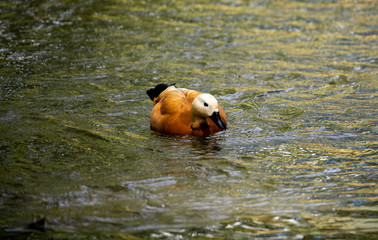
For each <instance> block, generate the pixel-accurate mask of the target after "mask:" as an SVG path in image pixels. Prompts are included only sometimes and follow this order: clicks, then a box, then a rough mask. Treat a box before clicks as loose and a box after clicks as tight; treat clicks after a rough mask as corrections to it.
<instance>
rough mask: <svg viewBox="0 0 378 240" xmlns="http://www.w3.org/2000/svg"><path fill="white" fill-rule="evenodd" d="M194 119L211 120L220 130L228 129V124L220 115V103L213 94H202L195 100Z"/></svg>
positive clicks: (193, 106) (193, 104)
mask: <svg viewBox="0 0 378 240" xmlns="http://www.w3.org/2000/svg"><path fill="white" fill-rule="evenodd" d="M192 117H194V118H196V119H198V118H199V119H205V118H210V119H211V120H212V121H213V122H214V123H215V125H217V126H218V127H219V128H220V129H226V124H225V123H224V122H223V121H222V119H221V117H220V115H219V108H218V101H217V99H215V97H214V96H213V95H211V94H208V93H202V94H200V95H198V96H197V97H196V98H195V99H194V100H193V102H192Z"/></svg>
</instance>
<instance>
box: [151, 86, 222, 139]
mask: <svg viewBox="0 0 378 240" xmlns="http://www.w3.org/2000/svg"><path fill="white" fill-rule="evenodd" d="M147 95H148V96H149V97H150V98H151V100H152V101H153V102H154V107H153V109H152V112H151V118H150V122H151V129H152V130H155V131H158V132H161V133H168V134H179V135H193V136H208V135H210V134H213V133H216V132H219V131H222V130H224V129H226V127H227V118H226V114H225V113H224V111H223V109H222V107H221V106H220V105H219V104H218V101H217V100H216V99H215V97H214V96H213V95H211V94H208V93H201V92H198V91H195V90H189V89H186V88H176V86H175V84H172V85H167V84H158V85H156V86H155V88H152V89H149V90H147Z"/></svg>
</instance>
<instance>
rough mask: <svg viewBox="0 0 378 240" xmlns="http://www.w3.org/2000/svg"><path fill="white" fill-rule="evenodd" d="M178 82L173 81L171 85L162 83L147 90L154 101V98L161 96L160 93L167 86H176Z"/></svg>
mask: <svg viewBox="0 0 378 240" xmlns="http://www.w3.org/2000/svg"><path fill="white" fill-rule="evenodd" d="M175 84H176V83H173V84H171V85H168V84H165V83H160V84H158V85H156V86H155V88H151V89H148V90H147V92H146V93H147V95H148V96H149V97H150V98H151V100H152V101H153V100H154V98H157V97H159V95H160V93H161V92H162V91H164V90H165V89H166V88H167V87H170V86H174V85H175Z"/></svg>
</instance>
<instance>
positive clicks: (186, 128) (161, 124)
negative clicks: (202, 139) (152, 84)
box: [151, 89, 193, 135]
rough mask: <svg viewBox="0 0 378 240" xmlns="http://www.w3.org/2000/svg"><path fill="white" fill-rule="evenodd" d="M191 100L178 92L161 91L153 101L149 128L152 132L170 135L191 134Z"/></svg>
mask: <svg viewBox="0 0 378 240" xmlns="http://www.w3.org/2000/svg"><path fill="white" fill-rule="evenodd" d="M192 101H193V100H192V99H190V98H187V96H186V94H185V93H183V92H181V91H178V90H168V89H167V90H166V91H163V92H162V93H161V94H160V95H159V97H158V98H155V99H154V108H153V109H152V112H151V128H152V129H153V130H156V131H159V132H164V133H172V134H182V135H188V134H191V131H192V130H191V125H192V117H191V113H190V110H191V105H192Z"/></svg>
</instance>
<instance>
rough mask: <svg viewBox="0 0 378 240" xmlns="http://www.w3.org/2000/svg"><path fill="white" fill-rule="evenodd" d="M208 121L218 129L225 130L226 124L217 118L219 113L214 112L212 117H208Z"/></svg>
mask: <svg viewBox="0 0 378 240" xmlns="http://www.w3.org/2000/svg"><path fill="white" fill-rule="evenodd" d="M210 119H211V120H212V121H213V122H214V123H215V125H217V126H218V127H219V128H220V129H226V124H224V122H223V121H222V119H221V117H220V116H219V112H214V113H213V115H211V116H210Z"/></svg>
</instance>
